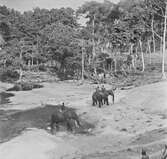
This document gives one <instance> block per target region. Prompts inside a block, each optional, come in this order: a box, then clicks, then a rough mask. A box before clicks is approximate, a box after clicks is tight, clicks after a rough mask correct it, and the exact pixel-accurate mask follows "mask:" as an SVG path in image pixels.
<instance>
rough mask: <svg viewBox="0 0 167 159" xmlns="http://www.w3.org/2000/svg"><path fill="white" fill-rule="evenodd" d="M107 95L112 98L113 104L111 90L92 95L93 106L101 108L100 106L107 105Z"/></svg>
mask: <svg viewBox="0 0 167 159" xmlns="http://www.w3.org/2000/svg"><path fill="white" fill-rule="evenodd" d="M114 90H115V89H114ZM109 95H111V96H112V99H113V103H114V92H113V89H110V90H103V91H96V92H94V93H93V95H92V102H93V106H95V105H97V104H99V108H101V106H102V105H103V104H107V105H109V102H108V96H109Z"/></svg>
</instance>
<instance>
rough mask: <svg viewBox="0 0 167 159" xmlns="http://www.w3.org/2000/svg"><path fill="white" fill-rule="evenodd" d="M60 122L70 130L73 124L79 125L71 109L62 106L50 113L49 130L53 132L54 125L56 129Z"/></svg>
mask: <svg viewBox="0 0 167 159" xmlns="http://www.w3.org/2000/svg"><path fill="white" fill-rule="evenodd" d="M60 124H63V125H65V126H66V127H67V129H68V130H70V131H73V125H75V127H81V124H80V121H79V118H78V116H77V114H76V113H75V112H74V111H73V110H69V109H65V107H64V106H62V108H61V109H60V110H57V111H56V112H54V113H53V114H52V115H51V121H50V127H51V132H52V133H53V130H54V125H56V129H57V130H58V129H59V125H60Z"/></svg>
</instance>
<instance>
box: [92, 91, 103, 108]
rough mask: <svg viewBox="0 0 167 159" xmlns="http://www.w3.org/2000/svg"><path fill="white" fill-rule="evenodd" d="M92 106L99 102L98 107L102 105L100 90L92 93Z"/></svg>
mask: <svg viewBox="0 0 167 159" xmlns="http://www.w3.org/2000/svg"><path fill="white" fill-rule="evenodd" d="M92 101H93V106H95V105H97V104H99V108H101V106H102V105H103V102H102V101H103V97H102V94H101V91H96V92H94V93H93V95H92Z"/></svg>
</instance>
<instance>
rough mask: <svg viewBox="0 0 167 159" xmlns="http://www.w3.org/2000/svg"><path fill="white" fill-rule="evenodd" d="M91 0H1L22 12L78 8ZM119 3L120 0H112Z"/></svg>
mask: <svg viewBox="0 0 167 159" xmlns="http://www.w3.org/2000/svg"><path fill="white" fill-rule="evenodd" d="M86 1H90V0H0V5H6V6H7V7H8V8H14V9H16V10H19V11H21V12H23V11H27V10H32V9H33V8H35V7H40V8H47V9H52V8H61V7H71V8H73V9H77V8H78V7H79V6H81V5H82V4H83V3H84V2H86ZM96 1H97V2H103V0H96ZM110 1H111V2H114V3H117V2H118V1H119V0H110Z"/></svg>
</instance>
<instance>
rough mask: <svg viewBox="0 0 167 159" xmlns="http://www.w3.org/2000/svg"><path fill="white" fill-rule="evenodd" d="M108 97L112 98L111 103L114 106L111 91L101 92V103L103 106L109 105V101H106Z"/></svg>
mask: <svg viewBox="0 0 167 159" xmlns="http://www.w3.org/2000/svg"><path fill="white" fill-rule="evenodd" d="M109 95H111V96H112V101H113V104H114V92H113V90H112V89H110V90H105V91H103V93H102V98H103V100H102V102H103V104H107V105H109V101H108V96H109Z"/></svg>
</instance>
